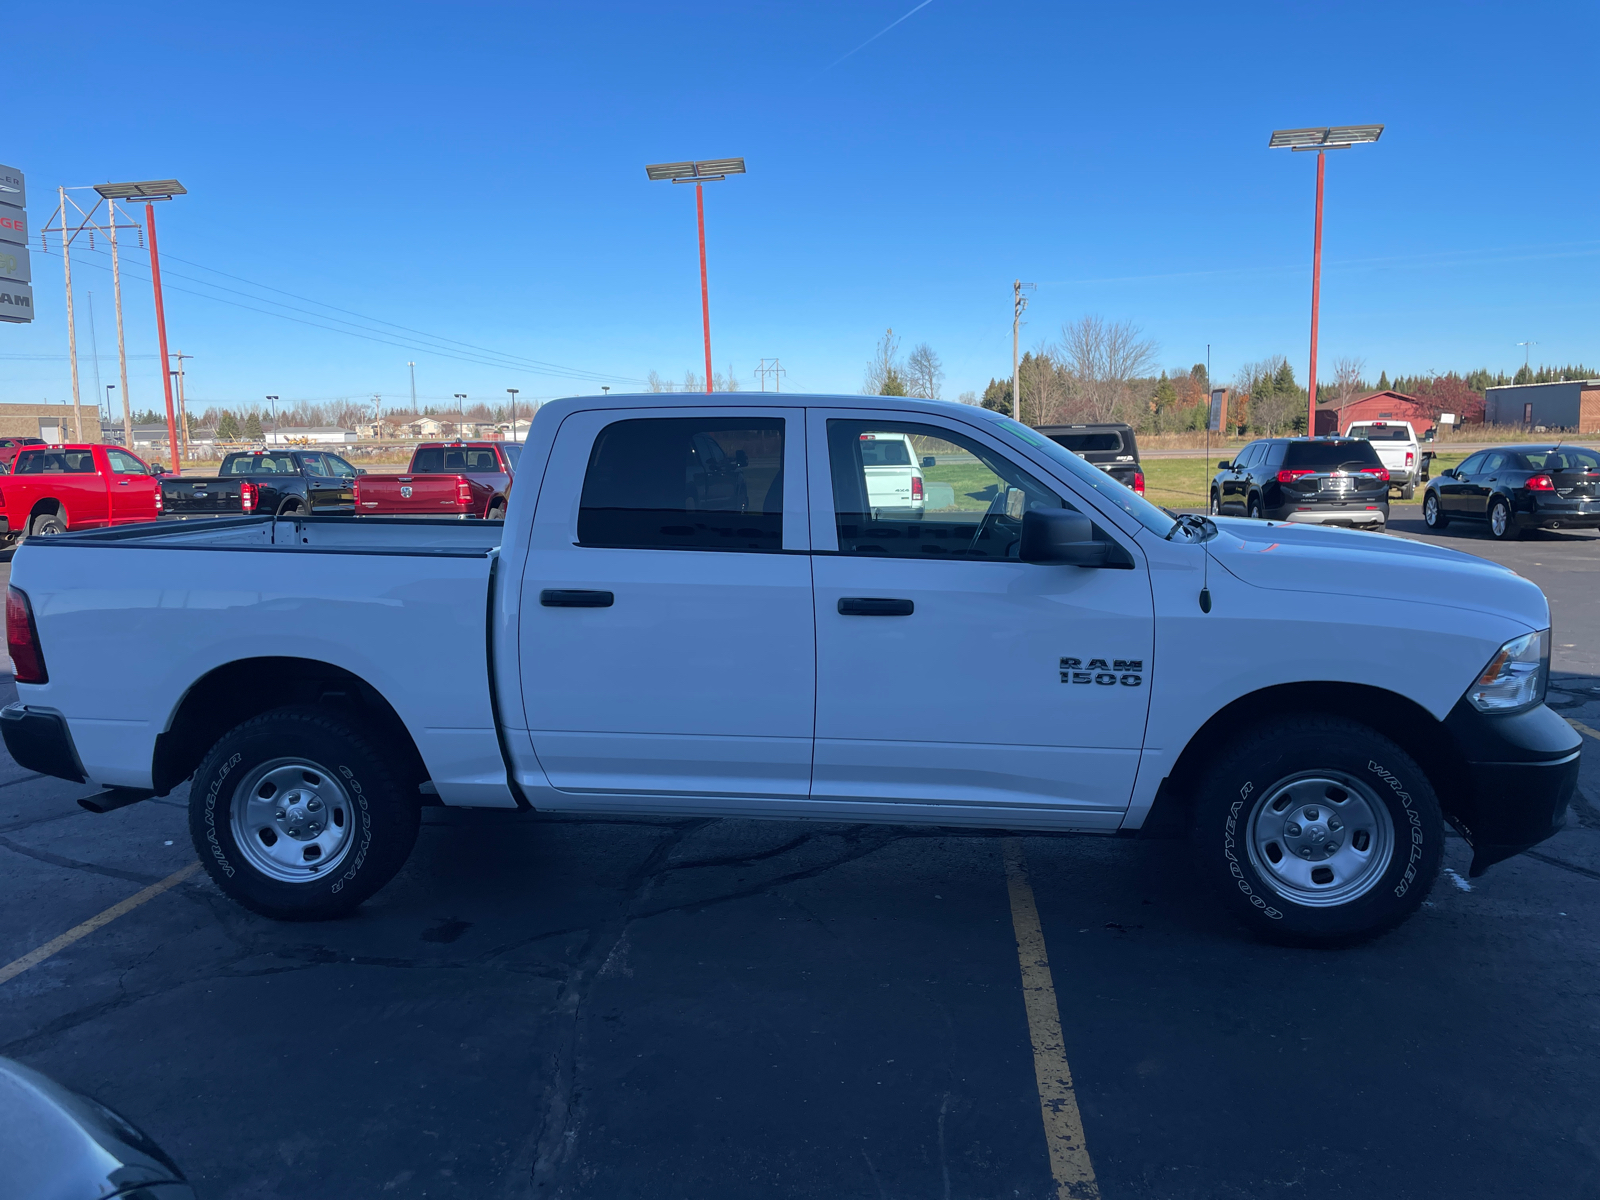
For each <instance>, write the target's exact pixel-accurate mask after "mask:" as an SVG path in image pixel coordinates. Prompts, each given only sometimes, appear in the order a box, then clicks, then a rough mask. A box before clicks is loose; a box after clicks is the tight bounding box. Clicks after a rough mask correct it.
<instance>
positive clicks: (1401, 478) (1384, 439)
mask: <svg viewBox="0 0 1600 1200" xmlns="http://www.w3.org/2000/svg"><path fill="white" fill-rule="evenodd" d="M1345 437H1353V438H1360V439H1361V440H1362V441H1364V442H1371V443H1372V448H1373V449H1374V450H1376V451H1377V452H1378V461H1379V462H1381V463H1382V464H1383V465H1384V466H1385V467H1386V468H1388V471H1389V485H1390V486H1391V487H1397V488H1399V489H1400V499H1402V500H1410V499H1411V498H1412V497H1413V496H1415V495H1416V494H1417V485H1418V484H1419V483H1421V482H1422V447H1421V445H1419V444H1418V442H1417V431H1416V430H1415V429H1414V428H1412V425H1411V422H1410V421H1352V422H1350V428H1349V429H1347V430H1345Z"/></svg>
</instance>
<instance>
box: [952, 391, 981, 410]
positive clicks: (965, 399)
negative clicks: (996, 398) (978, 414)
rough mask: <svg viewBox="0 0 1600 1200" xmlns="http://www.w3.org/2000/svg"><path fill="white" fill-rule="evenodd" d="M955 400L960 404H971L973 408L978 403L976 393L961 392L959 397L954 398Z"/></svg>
mask: <svg viewBox="0 0 1600 1200" xmlns="http://www.w3.org/2000/svg"><path fill="white" fill-rule="evenodd" d="M956 400H957V401H959V402H960V403H962V404H971V405H973V406H974V407H976V406H977V403H978V393H977V392H962V393H961V395H959V396H957V397H956Z"/></svg>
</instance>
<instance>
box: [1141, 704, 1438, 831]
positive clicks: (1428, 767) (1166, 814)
mask: <svg viewBox="0 0 1600 1200" xmlns="http://www.w3.org/2000/svg"><path fill="white" fill-rule="evenodd" d="M1264 715H1271V716H1272V717H1275V718H1276V717H1283V716H1286V715H1287V716H1293V715H1306V716H1312V715H1316V716H1326V717H1343V718H1345V719H1346V720H1351V721H1356V722H1359V723H1360V724H1362V725H1365V726H1367V727H1369V728H1371V729H1373V730H1375V731H1377V732H1379V733H1381V734H1382V735H1383V736H1385V737H1387V738H1389V739H1390V740H1391V741H1393V742H1395V743H1396V744H1398V745H1399V747H1400V748H1401V749H1402V750H1404V751H1405V752H1406V753H1407V754H1409V755H1410V756H1411V757H1412V758H1414V759H1415V760H1416V762H1417V765H1418V766H1420V767H1421V768H1422V770H1423V772H1424V774H1426V775H1427V777H1428V780H1429V782H1431V783H1432V784H1433V788H1434V791H1435V792H1437V793H1438V796H1439V804H1440V807H1441V808H1443V810H1444V813H1445V816H1446V817H1450V816H1452V815H1454V813H1453V804H1454V800H1455V798H1456V797H1457V796H1463V795H1466V794H1468V793H1467V790H1466V786H1465V784H1466V781H1465V780H1464V779H1463V777H1462V775H1463V769H1462V767H1461V757H1460V750H1459V748H1458V747H1457V746H1456V743H1455V739H1454V738H1453V737H1452V736H1451V734H1450V732H1449V731H1448V730H1447V729H1445V727H1444V723H1443V722H1442V721H1440V720H1439V719H1438V718H1436V717H1435V716H1434V715H1433V714H1432V713H1430V712H1429V711H1428V710H1427V709H1425V708H1423V707H1422V706H1421V705H1420V704H1418V703H1417V702H1416V701H1415V700H1412V699H1410V698H1409V697H1407V696H1402V695H1401V694H1399V693H1398V692H1391V691H1388V690H1387V689H1385V688H1379V687H1373V686H1371V685H1368V684H1358V683H1342V682H1325V683H1324V682H1307V683H1286V684H1278V685H1276V686H1273V687H1268V688H1262V689H1261V690H1260V691H1255V692H1251V693H1249V694H1248V695H1244V696H1240V697H1239V698H1238V699H1236V700H1234V701H1232V702H1231V703H1229V704H1227V705H1225V706H1224V707H1223V708H1221V709H1219V710H1218V711H1217V712H1216V713H1215V714H1213V715H1212V717H1211V718H1210V719H1209V720H1208V721H1207V722H1206V723H1205V724H1204V725H1202V726H1201V727H1200V728H1199V729H1197V730H1196V731H1195V733H1194V736H1193V737H1191V738H1190V739H1189V741H1188V744H1187V745H1185V746H1184V748H1183V751H1182V752H1181V753H1180V754H1179V755H1178V758H1177V761H1176V762H1175V763H1173V766H1172V770H1171V771H1170V772H1168V774H1167V777H1166V779H1164V780H1163V781H1162V783H1161V786H1160V788H1159V789H1158V790H1157V792H1156V800H1155V804H1154V805H1153V806H1152V807H1151V810H1150V813H1149V815H1148V816H1147V817H1146V818H1145V822H1144V824H1143V825H1142V826H1141V827H1140V830H1139V833H1140V835H1141V836H1144V837H1182V836H1185V835H1186V832H1187V830H1188V828H1189V820H1190V816H1191V813H1192V811H1193V803H1194V799H1195V796H1196V794H1197V793H1198V791H1199V788H1200V784H1201V782H1202V781H1203V780H1204V778H1205V776H1206V772H1207V770H1208V768H1209V767H1210V765H1211V763H1212V762H1213V761H1214V760H1215V759H1216V758H1218V757H1219V756H1220V755H1221V754H1222V753H1223V752H1224V750H1225V749H1226V748H1227V747H1228V746H1230V745H1231V744H1232V743H1233V742H1234V741H1235V740H1237V739H1238V737H1239V736H1240V735H1241V734H1242V733H1244V732H1247V731H1249V730H1250V729H1253V728H1254V727H1255V726H1256V725H1257V724H1258V723H1259V721H1260V718H1261V717H1263V716H1264Z"/></svg>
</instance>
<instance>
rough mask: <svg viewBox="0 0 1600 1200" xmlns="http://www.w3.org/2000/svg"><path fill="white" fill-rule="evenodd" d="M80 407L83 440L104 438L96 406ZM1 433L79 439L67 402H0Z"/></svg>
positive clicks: (89, 440) (1, 434) (10, 435)
mask: <svg viewBox="0 0 1600 1200" xmlns="http://www.w3.org/2000/svg"><path fill="white" fill-rule="evenodd" d="M80 411H81V412H82V414H83V438H82V440H83V441H85V442H100V441H104V440H105V436H104V434H103V433H102V431H101V429H100V411H99V409H97V408H96V407H95V406H94V405H93V404H85V405H83V406H82V408H81V410H80ZM0 437H42V438H43V439H44V440H45V441H47V442H52V443H57V442H76V441H78V440H80V439H79V438H78V434H77V430H76V429H75V428H74V427H73V419H72V405H70V404H0Z"/></svg>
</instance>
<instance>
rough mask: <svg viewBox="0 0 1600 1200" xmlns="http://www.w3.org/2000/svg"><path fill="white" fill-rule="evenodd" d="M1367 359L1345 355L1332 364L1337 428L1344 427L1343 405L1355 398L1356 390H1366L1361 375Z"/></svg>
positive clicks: (1341, 428) (1364, 370)
mask: <svg viewBox="0 0 1600 1200" xmlns="http://www.w3.org/2000/svg"><path fill="white" fill-rule="evenodd" d="M1366 370H1367V360H1366V359H1364V358H1351V357H1348V356H1347V357H1345V358H1341V359H1339V360H1338V361H1337V362H1335V363H1334V364H1333V390H1334V395H1335V396H1337V397H1338V400H1339V429H1340V431H1341V432H1342V431H1343V429H1344V406H1345V405H1347V404H1349V403H1350V401H1352V400H1354V399H1355V398H1356V394H1357V393H1358V392H1362V391H1365V390H1366V381H1365V380H1363V379H1362V378H1361V377H1362V376H1363V375H1364V374H1365V373H1366Z"/></svg>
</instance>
